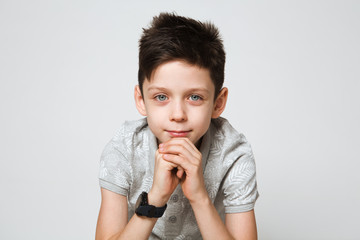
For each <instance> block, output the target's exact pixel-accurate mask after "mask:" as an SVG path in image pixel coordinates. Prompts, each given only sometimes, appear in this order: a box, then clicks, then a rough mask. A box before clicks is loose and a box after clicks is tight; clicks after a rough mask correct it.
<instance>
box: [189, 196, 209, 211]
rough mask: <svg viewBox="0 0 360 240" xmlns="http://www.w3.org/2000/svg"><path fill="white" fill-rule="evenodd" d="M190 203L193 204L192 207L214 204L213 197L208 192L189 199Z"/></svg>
mask: <svg viewBox="0 0 360 240" xmlns="http://www.w3.org/2000/svg"><path fill="white" fill-rule="evenodd" d="M189 203H190V205H191V206H192V208H198V207H203V206H206V205H209V204H212V202H211V199H210V197H209V195H208V194H203V195H201V196H198V197H196V198H194V199H192V200H190V199H189Z"/></svg>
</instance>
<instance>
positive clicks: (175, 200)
mask: <svg viewBox="0 0 360 240" xmlns="http://www.w3.org/2000/svg"><path fill="white" fill-rule="evenodd" d="M171 201H173V202H177V201H179V195H177V194H174V195H172V196H171Z"/></svg>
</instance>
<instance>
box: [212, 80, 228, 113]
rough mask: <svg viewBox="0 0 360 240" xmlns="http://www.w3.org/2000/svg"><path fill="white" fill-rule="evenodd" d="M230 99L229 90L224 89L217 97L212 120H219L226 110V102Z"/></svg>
mask: <svg viewBox="0 0 360 240" xmlns="http://www.w3.org/2000/svg"><path fill="white" fill-rule="evenodd" d="M227 97H228V89H227V88H226V87H224V88H222V89H221V91H220V93H219V95H218V96H217V98H216V100H215V104H214V109H213V112H212V115H211V118H218V117H220V115H221V114H222V112H223V111H224V110H225V106H226V101H227Z"/></svg>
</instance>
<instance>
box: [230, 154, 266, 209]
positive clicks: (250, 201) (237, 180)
mask: <svg viewBox="0 0 360 240" xmlns="http://www.w3.org/2000/svg"><path fill="white" fill-rule="evenodd" d="M223 191H224V207H225V213H238V212H247V211H250V210H252V209H253V208H254V206H255V201H256V199H257V198H258V196H259V194H258V191H257V184H256V168H255V161H254V157H253V154H252V152H251V148H250V150H249V151H247V152H246V153H244V154H242V155H241V156H240V157H239V158H238V159H237V160H236V161H235V162H234V163H233V165H232V166H231V168H230V169H229V171H228V173H227V175H226V178H225V181H224V185H223Z"/></svg>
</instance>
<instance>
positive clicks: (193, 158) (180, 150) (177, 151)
mask: <svg viewBox="0 0 360 240" xmlns="http://www.w3.org/2000/svg"><path fill="white" fill-rule="evenodd" d="M163 154H164V155H165V154H166V155H176V156H179V157H182V158H183V160H182V162H183V161H189V162H190V163H192V164H200V162H201V153H200V152H195V153H192V152H189V151H188V149H187V148H186V147H184V146H183V145H170V146H167V147H166V148H165V150H164V152H163Z"/></svg>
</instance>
